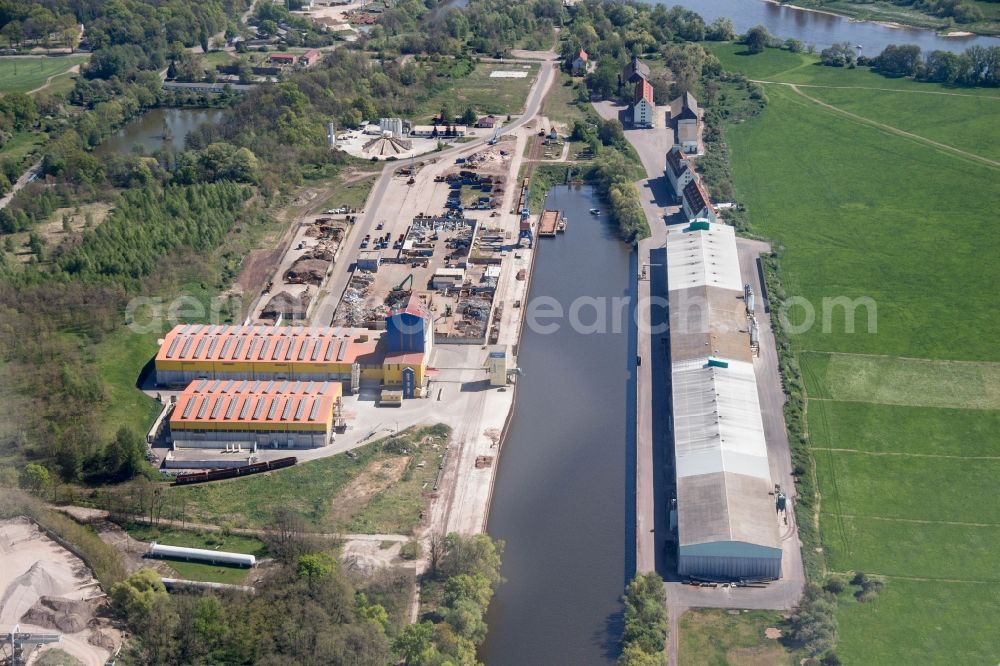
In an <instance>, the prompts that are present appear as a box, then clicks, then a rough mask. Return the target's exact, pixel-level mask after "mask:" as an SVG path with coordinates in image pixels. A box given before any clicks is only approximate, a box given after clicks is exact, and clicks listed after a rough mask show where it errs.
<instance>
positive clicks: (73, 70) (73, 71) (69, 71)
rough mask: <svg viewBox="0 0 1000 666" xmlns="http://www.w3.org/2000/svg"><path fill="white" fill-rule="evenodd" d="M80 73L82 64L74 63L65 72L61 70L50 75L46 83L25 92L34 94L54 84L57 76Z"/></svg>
mask: <svg viewBox="0 0 1000 666" xmlns="http://www.w3.org/2000/svg"><path fill="white" fill-rule="evenodd" d="M79 73H80V66H79V65H73V66H72V67H70V68H69V69H67V70H66V71H65V72H59V73H58V74H53V75H52V76H50V77H48V78H47V79H45V83H43V84H42V85H40V86H38V87H37V88H35V89H34V90H29V91H28V92H26V93H25V94H26V95H34V94H35V93H36V92H41V91H43V90H45V89H46V88H48V87H49V86H50V85H52V79H54V78H56V77H59V76H66V75H67V74H79Z"/></svg>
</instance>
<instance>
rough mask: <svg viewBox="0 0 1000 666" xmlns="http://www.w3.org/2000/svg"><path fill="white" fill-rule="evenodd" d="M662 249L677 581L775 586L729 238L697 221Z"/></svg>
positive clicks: (770, 500) (769, 505)
mask: <svg viewBox="0 0 1000 666" xmlns="http://www.w3.org/2000/svg"><path fill="white" fill-rule="evenodd" d="M692 182H695V181H692ZM666 249H667V291H668V295H669V303H670V305H669V317H670V362H671V385H672V398H673V406H672V413H673V439H674V462H675V471H676V482H677V505H676V520H677V523H676V524H677V544H678V549H677V554H678V573H679V574H680V575H682V576H691V577H695V578H708V579H723V580H738V579H770V578H779V577H780V576H781V556H782V548H781V540H780V537H779V534H778V521H779V519H778V515H777V512H776V510H775V498H774V496H773V495H771V494H770V493H771V492H772V491H773V490H774V486H773V484H772V482H771V474H770V468H769V466H768V456H767V442H766V441H765V439H764V425H763V420H762V418H761V413H760V400H759V397H758V394H757V379H756V374H755V372H754V367H753V354H752V353H751V350H750V338H749V333H748V325H747V314H746V303H745V302H744V301H743V281H742V280H741V277H740V265H739V254H738V252H737V248H736V235H735V231H734V230H733V228H732V227H730V226H728V225H726V224H718V223H712V222H709V221H707V220H696V221H694V222H692V223H691V224H689V225H687V226H683V227H682V226H674V227H671V228H670V229H669V230H668V231H667V243H666Z"/></svg>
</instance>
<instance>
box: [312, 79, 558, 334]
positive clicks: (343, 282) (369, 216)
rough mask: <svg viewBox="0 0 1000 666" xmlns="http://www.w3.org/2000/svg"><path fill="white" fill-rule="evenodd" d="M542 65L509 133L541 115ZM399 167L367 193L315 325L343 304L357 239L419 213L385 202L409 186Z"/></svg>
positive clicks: (441, 156)
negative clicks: (397, 176) (390, 194)
mask: <svg viewBox="0 0 1000 666" xmlns="http://www.w3.org/2000/svg"><path fill="white" fill-rule="evenodd" d="M533 62H539V61H533ZM540 65H541V66H540V68H539V72H538V78H537V79H536V80H535V83H534V84H533V85H532V87H531V91H530V92H529V93H528V100H527V103H526V105H525V109H524V112H523V113H522V114H521V115H520V116H518V117H517V118H516V119H514V120H512V121H511V122H510V123H508V124H506V125H504V128H503V132H508V131H511V130H514V129H517V128H518V127H521V126H522V125H525V124H526V123H528V122H530V121H531V120H532V119H533V118H534V117H535V116H536V115H537V114H538V111H539V109H540V108H541V105H542V101H543V100H544V99H545V95H546V93H547V92H548V90H549V87H550V86H551V85H552V82H553V81H554V80H555V69H554V65H553V60H544V61H540ZM491 136H492V134H489V135H486V136H483V137H481V138H478V139H476V140H475V141H470V142H468V143H463V144H459V145H457V146H453V147H451V148H447V149H445V150H442V151H440V152H436V153H427V154H426V155H423V156H421V159H423V160H425V161H426V160H429V159H436V160H437V161H438V162H442V161H444V162H450V161H453V160H454V159H455V158H457V157H462V156H468V155H471V154H472V153H474V152H476V151H477V150H480V149H482V147H483V146H485V145H486V141H487V140H488V139H489V138H490V137H491ZM399 167H400V164H399V162H397V161H393V162H388V163H386V165H385V166H384V167H383V168H382V173H381V174H380V175H379V177H378V180H377V181H376V182H375V185H374V187H373V188H372V191H371V194H369V195H368V201H367V202H366V204H365V212H364V214H363V215H362V216H361V218H360V219H359V220H358V223H357V229H355V230H354V232H353V233H352V234H351V236H350V238H349V240H348V242H349V243H350V245H349V246H348V247H347V248H346V250H345V252H344V254H343V255H341V258H340V260H339V262H338V263H339V264H340V267H338V268H335V270H334V274H333V275H332V276H331V278H330V281H329V282H328V283H327V284H326V285H324V286H323V288H322V290H321V292H320V293H322V294H323V297H322V300H321V301H320V302H319V303H318V304H317V306H316V309H315V311H314V313H313V319H312V323H313V324H315V325H319V326H328V325H330V323H331V322H332V321H333V315H334V313H335V312H336V310H337V305H338V304H339V303H340V299H341V296H343V294H344V290H345V289H346V288H347V283H348V281H349V280H350V276H351V269H352V267H353V266H354V264H355V263H356V262H357V259H358V254H360V252H361V247H360V244H359V243H358V242H357V239H358V238H364V236H365V234H370V233H372V232H373V231H374V228H375V224H376V221H377V220H381V219H388V218H390V217H393V216H399V215H413V214H414V213H416V212H417V211H404V210H399V209H391V208H392V207H391V206H387V205H383V203H384V202H386V201H387V199H390V198H389V197H386V193H387V192H388V190H389V188H390V187H393V186H395V187H399V188H405V187H408V185H406V181H405V180H403V179H401V178H400V179H395V180H394V179H393V172H395V170H396V169H398V168H399ZM401 199H402V198H401V197H391V200H392V201H400V200H401Z"/></svg>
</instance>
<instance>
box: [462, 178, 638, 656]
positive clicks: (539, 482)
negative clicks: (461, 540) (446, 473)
mask: <svg viewBox="0 0 1000 666" xmlns="http://www.w3.org/2000/svg"><path fill="white" fill-rule="evenodd" d="M598 205H599V204H598V201H597V198H596V197H595V196H594V195H593V193H592V190H591V188H589V187H581V188H569V187H565V186H560V187H556V188H554V189H553V190H552V191H551V192H550V194H549V196H548V198H547V199H546V203H545V207H546V208H547V209H558V210H562V211H563V213H564V214H565V215H566V217H567V219H568V228H567V231H566V233H565V234H560V235H559V236H558V237H557V238H543V239H540V240H539V241H536V242H540V246H541V247H540V250H539V254H538V257H537V261H536V263H535V266H534V269H533V275H534V277H533V278H532V285H531V294H530V298H529V303H531V302H535V301H537V300H538V299H540V298H543V297H544V298H546V299H554V301H552V302H558V304H559V305H560V306H561V307H562V309H563V311H564V312H566V313H569V311H570V308H571V306H572V304H573V302H574V300H575V299H578V298H580V297H584V298H588V299H594V300H592V301H590V302H593V303H601V304H603V305H601V306H599V307H602V308H603V311H604V312H605V314H606V318H607V320H608V326H607V329H608V331H607V332H605V333H591V332H583V331H577V330H574V328H573V326H572V325H571V323H570V319H571V318H570V317H568V316H567V317H566V318H564V319H552V320H549V319H544V320H542V319H541V318H539V322H541V323H544V324H549V323H551V322H558V323H559V324H560V326H559V327H558V330H556V331H555V332H551V333H545V332H543V331H541V330H532V327H530V326H527V325H526V326H525V329H524V333H523V336H522V339H521V345H520V349H519V356H518V363H519V365H520V366H521V367H522V369H523V371H524V374H523V376H522V377H521V378H520V379H519V382H518V388H517V403H516V406H515V410H514V416H513V420H512V421H511V425H510V430H509V432H508V435H507V438H506V440H505V441H504V445H503V451H502V453H501V456H500V462H499V468H498V470H497V478H496V485H495V488H494V492H493V501H492V505H491V510H490V516H489V522H488V528H487V529H488V532H489V533H490V535H492V536H493V537H495V538H499V539H503V540H504V541H505V542H506V550H505V551H504V555H503V570H502V573H503V575H504V577H505V578H506V579H507V582H505V583H504V584H502V585H501V586H500V587H499V588H498V590H497V592H496V596H495V597H494V598H493V601H492V603H491V604H490V607H489V612H488V617H487V622H488V625H489V635H488V637H487V639H486V643H485V645H484V647H483V650H482V655H481V656H482V658H483V659H484V660H485V662H486V663H487V664H489V665H490V666H507V665H510V666H515V665H516V666H525V665H531V664H605V663H611V662H613V661H614V659H615V658H616V656H617V653H618V641H619V640H620V638H621V632H622V617H621V612H622V606H621V603H620V598H621V595H622V593H623V591H624V587H625V584H626V582H627V577H629V576H630V575H631V573H632V570H633V568H634V548H632V547H627V546H626V544H634V543H635V537H634V522H635V520H634V506H633V505H634V501H633V499H632V498H633V497H634V472H633V470H634V468H635V465H634V432H635V428H634V424H635V405H634V399H629V397H628V396H630V395H634V383H633V375H634V359H635V351H634V349H635V347H634V342H633V338H634V335H633V333H632V331H631V328H630V327H629V325H628V324H629V321H631V316H632V315H631V310H630V309H629V306H628V305H626V306H625V307H624V308H618V307H617V306H616V305H615V302H616V299H617V300H618V302H623V301H624V299H626V298H627V297H629V296H631V294H632V289H633V288H634V283H633V281H632V277H631V276H632V275H635V267H634V262H635V261H636V260H635V254H634V252H632V251H631V249H630V248H629V247H628V246H626V245H625V244H624V243H622V242H621V241H620V240H619V239H618V233H617V230H616V229H615V228H614V227H613V226H612V225H611V224H610V223H609V222H608V220H607V216H606V215H601V216H600V217H595V216H593V215H591V214H590V213H589V212H588V211H589V209H590V208H591V207H596V206H598ZM624 302H626V303H631V302H634V299H628V300H627V301H624ZM619 310H620V311H621V314H620V315H619V316H613V315H612V313H613V312H618V311H619ZM528 312H530V310H528ZM594 312H595V309H594V308H593V307H590V306H587V307H583V308H581V312H580V313H579V316H578V318H577V319H578V320H579V321H580V322H581V323H583V324H584V325H590V324H593V323H594V322H595V321H596V316H595V315H594ZM535 328H536V329H537V328H538V327H535Z"/></svg>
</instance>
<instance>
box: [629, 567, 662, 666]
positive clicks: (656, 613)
mask: <svg viewBox="0 0 1000 666" xmlns="http://www.w3.org/2000/svg"><path fill="white" fill-rule="evenodd" d="M624 602H625V630H624V631H623V633H622V652H621V655H620V656H619V657H618V664H619V666H662V664H664V663H666V660H665V659H664V656H665V655H664V650H665V649H666V643H667V629H668V622H667V592H666V590H665V589H664V587H663V579H662V578H660V575H659V574H658V573H656V572H655V571H651V572H649V573H647V574H636V575H635V578H633V579H632V581H631V582H630V583H629V584H628V587H627V588H625V597H624Z"/></svg>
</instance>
